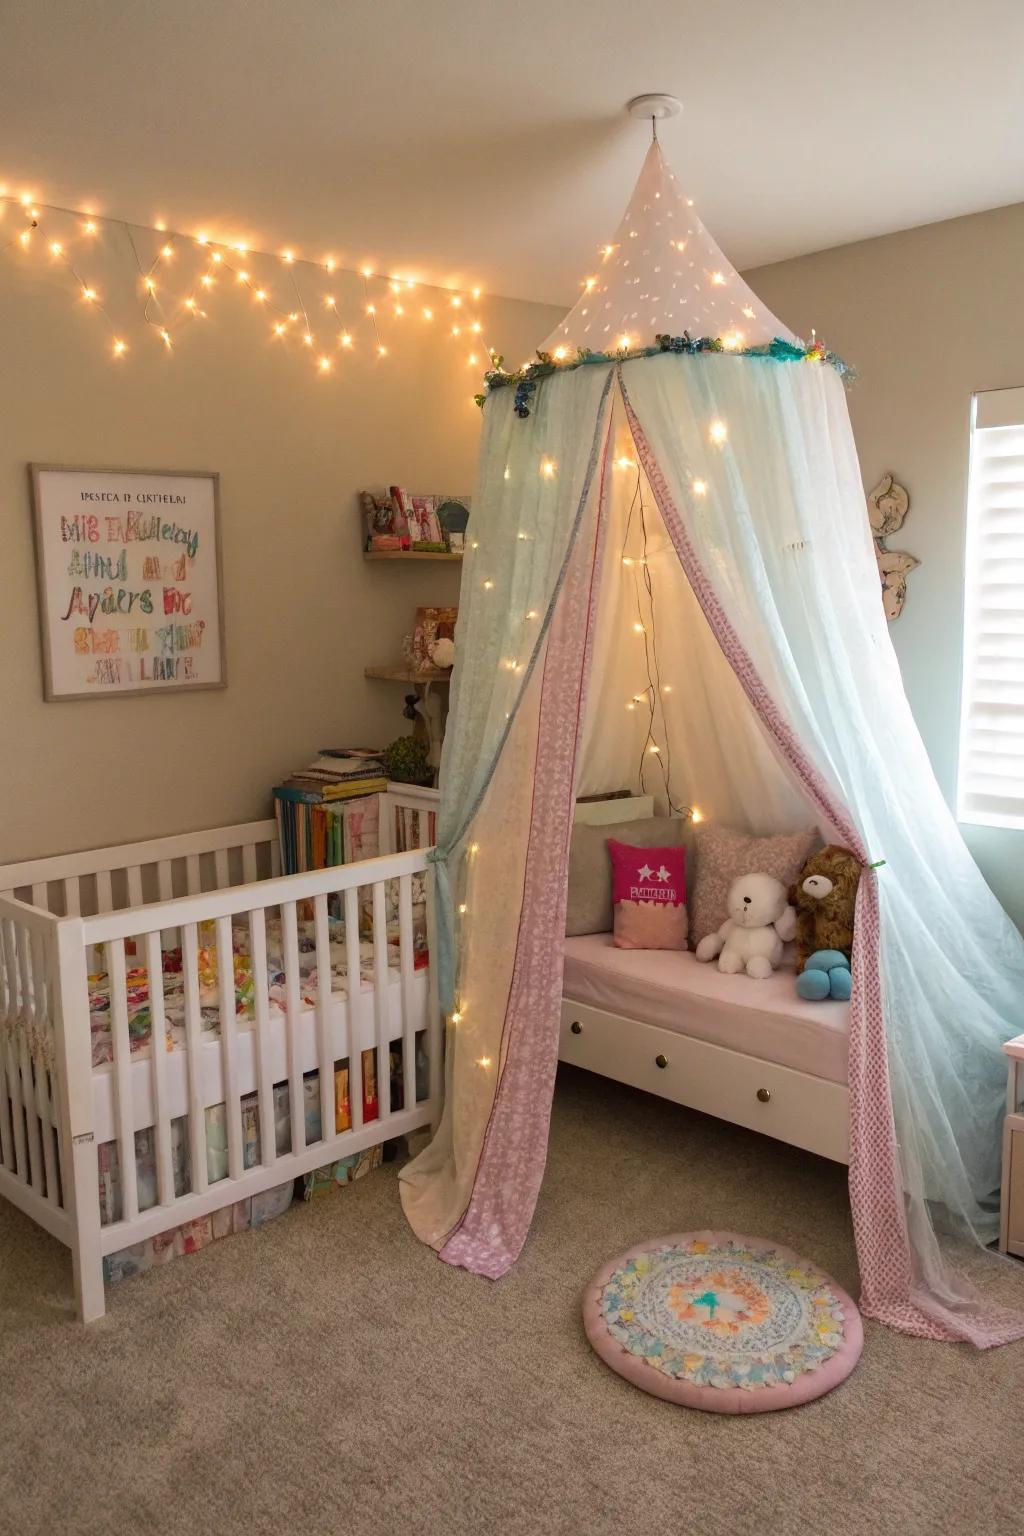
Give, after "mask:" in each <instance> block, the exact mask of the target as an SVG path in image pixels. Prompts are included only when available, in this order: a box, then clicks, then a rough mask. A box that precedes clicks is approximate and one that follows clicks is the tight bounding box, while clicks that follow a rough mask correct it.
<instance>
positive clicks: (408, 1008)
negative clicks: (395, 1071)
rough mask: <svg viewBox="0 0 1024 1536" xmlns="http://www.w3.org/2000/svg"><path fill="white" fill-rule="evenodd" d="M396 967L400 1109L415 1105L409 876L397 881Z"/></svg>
mask: <svg viewBox="0 0 1024 1536" xmlns="http://www.w3.org/2000/svg"><path fill="white" fill-rule="evenodd" d="M398 965H399V970H400V972H401V977H402V1084H403V1087H404V1098H403V1103H402V1108H403V1109H414V1108H415V1106H416V1025H415V1017H414V1014H413V996H412V988H413V981H414V979H415V963H414V957H413V932H412V875H401V876H399V880H398Z"/></svg>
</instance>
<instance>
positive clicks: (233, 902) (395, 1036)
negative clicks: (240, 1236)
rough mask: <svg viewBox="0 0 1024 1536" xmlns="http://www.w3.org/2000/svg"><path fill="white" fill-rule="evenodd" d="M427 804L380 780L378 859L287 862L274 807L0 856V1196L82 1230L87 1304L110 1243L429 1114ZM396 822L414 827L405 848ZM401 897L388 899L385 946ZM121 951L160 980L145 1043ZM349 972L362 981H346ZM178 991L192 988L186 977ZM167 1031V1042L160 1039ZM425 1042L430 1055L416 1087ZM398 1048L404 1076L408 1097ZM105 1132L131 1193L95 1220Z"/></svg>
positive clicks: (214, 1207) (432, 800) (81, 1307)
mask: <svg viewBox="0 0 1024 1536" xmlns="http://www.w3.org/2000/svg"><path fill="white" fill-rule="evenodd" d="M434 809H436V795H435V793H434V792H432V791H419V790H416V789H411V788H408V787H407V786H390V787H389V789H388V792H387V794H385V795H382V796H381V805H380V810H381V815H380V829H381V830H380V838H381V841H380V847H381V854H380V856H379V857H377V858H372V859H365V860H362V861H360V862H359V863H355V864H347V865H342V866H339V867H337V868H333V869H327V870H321V871H316V872H312V873H307V874H299V875H290V876H282V875H281V874H280V859H279V852H278V844H277V828H276V824H275V823H274V822H273V821H269V820H268V821H259V822H251V823H247V824H245V825H240V826H233V827H224V828H220V829H218V830H215V831H209V832H194V833H188V834H186V835H184V836H179V837H169V838H161V839H158V840H156V841H154V842H148V843H136V844H131V845H127V846H124V847H119V848H108V849H101V850H97V851H92V852H88V853H76V854H69V855H67V856H66V857H60V856H58V857H55V858H47V859H39V860H35V861H32V862H29V863H23V864H14V865H8V866H6V867H0V893H2V894H0V1195H2V1196H5V1197H6V1198H7V1199H8V1200H10V1201H12V1202H13V1204H14V1205H16V1206H18V1207H19V1208H20V1209H21V1210H22V1211H24V1212H25V1213H26V1215H28V1216H29V1217H31V1218H32V1220H34V1221H36V1222H38V1223H39V1224H40V1225H41V1226H43V1227H45V1228H46V1230H47V1231H48V1232H50V1233H52V1234H53V1236H54V1237H56V1238H58V1239H59V1240H60V1241H61V1242H63V1243H65V1244H66V1245H67V1246H68V1247H69V1248H70V1249H71V1254H72V1261H73V1272H74V1287H75V1297H76V1302H77V1306H78V1311H79V1315H80V1316H81V1318H82V1319H83V1320H85V1321H88V1320H91V1319H93V1318H97V1317H100V1316H102V1314H103V1312H104V1275H103V1258H104V1256H105V1255H108V1254H113V1253H116V1252H118V1251H119V1250H121V1249H124V1248H126V1247H129V1246H130V1245H131V1244H135V1243H140V1242H143V1241H145V1240H146V1239H147V1238H152V1237H155V1236H157V1235H158V1234H161V1233H166V1232H168V1231H170V1230H171V1229H173V1228H176V1227H179V1226H181V1225H182V1224H183V1223H186V1222H189V1221H192V1220H196V1219H198V1218H201V1217H204V1216H207V1215H210V1214H211V1213H213V1212H215V1211H218V1210H222V1209H223V1208H225V1207H229V1206H233V1205H234V1204H235V1203H236V1202H238V1201H242V1200H245V1199H246V1198H247V1197H249V1196H253V1195H256V1194H259V1193H261V1192H262V1191H267V1190H270V1189H272V1188H273V1187H275V1186H277V1185H280V1184H282V1183H283V1182H284V1181H285V1180H288V1179H293V1178H295V1177H296V1176H297V1175H300V1174H304V1173H308V1172H310V1171H312V1170H313V1169H315V1168H319V1167H321V1166H323V1165H325V1164H328V1163H331V1162H333V1161H335V1160H336V1159H342V1158H345V1157H347V1156H349V1155H350V1154H353V1153H357V1152H360V1151H362V1150H363V1149H365V1148H367V1147H370V1146H372V1145H374V1144H376V1143H379V1142H382V1141H384V1140H386V1139H389V1138H391V1137H397V1136H401V1135H404V1134H406V1133H408V1132H410V1131H414V1130H416V1129H418V1128H420V1127H422V1126H425V1125H429V1124H431V1123H433V1122H436V1119H437V1116H438V1114H439V1110H440V1097H441V1082H442V1073H441V1051H442V1036H441V1028H440V1015H439V1012H438V1009H437V1006H436V1000H435V999H434V998H433V997H432V985H431V976H430V967H429V965H427V966H424V967H422V968H419V969H418V968H417V967H416V964H415V958H414V922H413V882H414V877H421V879H422V885H423V886H424V887H425V890H426V920H427V932H428V940H427V943H428V952H429V941H430V937H432V923H431V894H432V872H431V868H430V866H429V864H428V861H427V849H426V844H427V842H428V832H427V829H428V826H429V822H430V812H431V811H433V810H434ZM396 826H399V827H400V828H402V829H404V834H405V835H404V837H403V839H402V840H403V841H405V840H406V839H409V840H410V841H412V842H413V844H414V846H411V847H408V846H407V847H406V848H405V850H404V851H397V852H396V851H392V850H393V849H394V847H395V829H396ZM410 828H411V829H412V831H411V838H410ZM420 843H422V844H423V845H424V846H418V845H417V844H420ZM396 898H397V902H396ZM389 903H390V906H391V907H392V909H393V908H394V907H395V905H396V904H397V924H396V923H395V921H394V920H392V923H391V940H390V946H389V924H388V916H387V913H388V904H389ZM361 908H362V913H363V916H362V927H363V931H364V935H365V932H366V928H367V914H368V913H369V914H372V933H371V936H370V938H369V939H366V940H365V942H364V943H363V945H362V954H361V946H360V909H361ZM269 909H274V910H275V912H276V914H277V916H276V917H274V918H273V919H272V920H273V923H274V933H275V935H279V942H280V948H281V951H282V955H283V964H282V975H283V980H282V984H281V985H282V988H283V992H284V998H283V1002H273V1001H272V1000H271V989H270V986H269V983H268V967H267V933H268V910H269ZM342 919H343V921H342ZM332 924H333V925H334V929H333V932H334V934H335V935H338V934H341V935H342V936H341V937H340V938H336V939H335V940H334V941H333V942H334V943H335V948H336V949H340V948H341V947H342V945H343V946H344V954H345V965H346V969H345V972H344V974H345V976H346V984H345V985H344V987H342V986H341V985H340V984H337V982H336V979H335V978H333V977H332V965H331V945H332V926H331V925H332ZM200 925H212V927H210V926H205V927H204V928H203V929H202V930H201V929H200ZM396 927H397V936H396V935H395V929H396ZM300 928H301V931H302V933H303V935H304V938H303V943H304V945H305V947H306V948H307V949H312V950H313V951H314V952H315V961H316V977H317V980H316V992H315V997H313V998H310V997H309V996H304V995H303V991H302V989H301V986H300V983H301V975H302V972H301V965H300V954H299V949H300ZM240 932H242V933H244V935H245V939H244V947H245V951H246V954H247V957H248V962H247V963H248V965H249V968H250V970H251V976H252V988H251V1005H248V1013H247V1014H243V1016H241V1017H240V1016H239V1013H238V1010H239V1004H238V1000H237V997H236V966H237V964H238V958H237V957H238V949H239V933H240ZM211 935H215V941H214V944H213V946H212V947H211V948H208V949H207V950H205V951H204V953H209V954H215V956H216V962H215V974H216V982H215V989H216V994H217V1010H216V1012H217V1028H218V1029H219V1033H215V1032H214V1028H213V1026H211V1025H210V1022H209V1018H208V1017H204V1013H203V1009H202V1007H201V999H200V984H199V957H200V945H201V942H204V941H205V942H207V943H208V941H209V938H210V936H211ZM277 942H278V939H277V938H275V943H277ZM179 950H180V977H181V980H180V983H179V984H178V989H179V991H180V992H182V993H183V999H181V1000H183V1004H184V1009H183V1028H182V1027H179V1028H178V1036H179V1037H180V1038H177V1039H175V1040H174V1042H173V1047H172V1041H171V1036H170V1035H169V1034H168V1028H169V1026H168V1024H167V1019H166V1017H165V1014H166V1009H165V986H166V983H165V976H164V966H165V952H166V951H171V952H172V954H173V955H174V956H175V957H177V954H178V951H179ZM129 959H132V960H133V963H134V964H136V965H139V966H142V967H144V968H145V974H146V977H147V981H146V988H147V994H148V1015H147V1017H148V1020H149V1023H148V1029H149V1041H148V1046H145V1047H143V1048H138V1047H137V1042H136V1047H137V1048H136V1049H133V1048H132V1046H133V1042H132V1039H130V1037H129V989H128V985H127V975H128V961H129ZM100 968H102V970H103V971H104V972H105V974H106V977H107V978H108V979H107V982H106V985H107V987H108V989H109V992H108V996H109V1045H110V1060H109V1061H103V1062H102V1063H101V1064H99V1065H96V1066H94V1065H93V1027H92V1026H93V1018H92V1015H91V1011H90V992H89V979H88V978H89V972H90V971H96V970H98V969H100ZM335 968H336V970H337V969H338V964H337V961H336V962H335ZM367 968H369V970H370V976H369V978H368V977H367V975H366V972H367ZM353 977H358V978H360V979H359V982H358V984H357V985H356V986H355V987H353V986H352V985H351V978H353ZM325 979H326V985H325V984H324V982H325ZM279 990H280V989H279ZM175 998H176V1007H179V1006H180V1000H179V999H178V993H177V992H176V993H175ZM176 1016H177V1015H176ZM160 1041H166V1045H167V1048H166V1049H156V1048H155V1046H156V1044H157V1043H158V1042H160ZM418 1050H419V1052H420V1053H421V1055H422V1053H423V1052H424V1051H425V1053H426V1074H425V1076H426V1082H425V1084H423V1083H422V1079H423V1076H424V1074H423V1073H422V1071H421V1091H420V1093H418V1092H417V1088H416V1084H417V1071H416V1067H417V1051H418ZM393 1051H394V1052H396V1053H398V1059H399V1060H400V1062H401V1083H402V1086H403V1101H402V1103H401V1104H400V1105H395V1106H393V1105H392V1103H391V1091H390V1087H391V1069H392V1052H393ZM364 1052H374V1053H375V1065H376V1073H375V1077H376V1095H377V1097H376V1110H377V1113H376V1116H375V1118H373V1119H372V1120H364V1107H363V1091H362V1089H363V1082H364V1073H365V1071H366V1060H367V1059H366V1058H365V1057H364ZM370 1061H371V1065H372V1064H373V1058H370ZM343 1062H347V1063H348V1064H349V1065H350V1068H351V1070H352V1078H353V1081H354V1082H356V1087H355V1088H354V1090H353V1091H352V1092H351V1096H350V1114H346V1118H348V1119H349V1120H350V1124H349V1125H348V1127H347V1128H346V1129H343V1130H341V1131H338V1130H337V1129H336V1126H337V1119H338V1117H337V1111H336V1099H335V1093H336V1077H335V1074H336V1072H337V1070H338V1066H339V1063H343ZM313 1072H316V1073H317V1074H318V1079H319V1101H320V1103H319V1119H318V1122H317V1124H318V1128H319V1129H320V1131H321V1134H320V1136H319V1138H318V1139H316V1140H315V1141H312V1142H309V1143H307V1123H308V1122H307V1105H306V1104H305V1103H304V1099H305V1098H306V1097H308V1089H309V1086H310V1083H309V1081H307V1080H310V1079H311V1074H312V1073H313ZM283 1084H286V1085H287V1089H286V1092H287V1107H288V1109H289V1110H290V1114H289V1121H290V1137H289V1141H290V1146H289V1147H288V1148H287V1149H286V1150H284V1151H282V1150H281V1147H280V1145H279V1141H280V1138H279V1137H278V1136H276V1135H275V1102H277V1101H279V1099H280V1097H281V1095H282V1094H283V1092H284V1091H285V1090H284V1089H283V1088H282V1085H283ZM424 1086H425V1088H426V1092H425V1096H423V1093H422V1087H424ZM314 1092H315V1088H314ZM243 1100H246V1101H247V1103H248V1104H250V1105H255V1106H257V1107H258V1114H257V1115H256V1116H254V1117H253V1123H258V1161H255V1159H254V1157H252V1156H243V1125H242V1101H243ZM211 1107H216V1108H217V1110H218V1112H219V1113H220V1114H221V1115H222V1117H223V1119H224V1120H225V1121H226V1132H227V1157H226V1160H227V1176H226V1177H223V1178H221V1177H218V1178H216V1179H215V1180H213V1181H211V1180H210V1178H209V1171H208V1156H207V1127H208V1114H209V1112H210V1110H211ZM172 1127H174V1130H175V1135H176V1137H178V1138H179V1139H180V1137H181V1135H182V1134H184V1135H185V1136H187V1148H188V1179H187V1185H188V1187H187V1188H186V1189H184V1190H180V1188H179V1190H178V1192H176V1183H177V1184H178V1185H179V1186H180V1184H181V1182H182V1181H181V1179H180V1176H179V1171H178V1170H177V1168H176V1166H175V1165H174V1163H173V1161H172V1140H171V1138H172ZM183 1127H184V1130H183ZM147 1130H148V1131H149V1133H150V1134H151V1136H152V1138H153V1141H154V1142H155V1170H156V1181H155V1200H154V1203H153V1204H151V1205H150V1206H149V1207H148V1208H147V1209H140V1204H139V1198H138V1180H137V1177H136V1149H137V1142H136V1133H137V1132H140V1131H147ZM111 1143H112V1144H114V1146H116V1149H117V1159H118V1164H119V1168H120V1189H121V1198H120V1209H119V1211H118V1214H117V1219H115V1220H112V1221H109V1222H108V1223H107V1224H106V1225H103V1224H102V1223H101V1212H100V1200H99V1188H98V1181H99V1163H98V1151H99V1148H100V1147H101V1146H104V1145H105V1144H111ZM176 1145H177V1143H176ZM248 1164H252V1165H251V1166H247V1165H248Z"/></svg>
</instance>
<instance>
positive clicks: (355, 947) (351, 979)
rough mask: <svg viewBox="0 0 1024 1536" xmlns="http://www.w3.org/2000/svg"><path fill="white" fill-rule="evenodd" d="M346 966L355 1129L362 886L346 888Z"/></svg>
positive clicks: (355, 1123)
mask: <svg viewBox="0 0 1024 1536" xmlns="http://www.w3.org/2000/svg"><path fill="white" fill-rule="evenodd" d="M345 969H346V971H347V972H348V976H347V979H346V983H345V985H346V990H347V992H348V1098H349V1105H350V1107H351V1114H352V1129H353V1130H354V1131H358V1130H359V1128H360V1127H361V1125H362V1123H363V1052H362V1039H361V1037H362V1031H361V1028H360V1025H361V1023H362V991H363V983H362V975H361V968H360V964H359V890H358V888H357V887H356V886H350V887H349V889H348V890H347V891H346V892H345Z"/></svg>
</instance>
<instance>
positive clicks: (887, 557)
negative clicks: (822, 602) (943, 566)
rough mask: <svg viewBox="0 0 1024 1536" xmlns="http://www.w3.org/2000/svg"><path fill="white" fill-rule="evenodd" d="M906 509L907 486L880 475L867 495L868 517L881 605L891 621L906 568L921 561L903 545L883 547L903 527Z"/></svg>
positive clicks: (902, 597) (903, 595)
mask: <svg viewBox="0 0 1024 1536" xmlns="http://www.w3.org/2000/svg"><path fill="white" fill-rule="evenodd" d="M909 511H910V494H909V492H908V491H907V489H906V487H905V486H902V485H900V484H898V482H897V481H895V480H894V479H893V477H892V475H883V476H882V478H881V480H879V482H878V484H877V485H876V486H875V488H874V490H873V491H871V492H870V494H869V496H868V519H869V521H870V523H871V536H872V538H873V539H874V541H875V559H876V560H877V561H878V574H879V576H880V577H881V580H882V606H883V607H884V609H885V616H886V618H887V619H888V620H889V621H890V623H891V622H892V620H893V619H898V618H899V616H900V614H901V613H902V612H903V604H904V603H905V602H906V600H907V576H908V574H909V572H910V571H912V570H913V569H914V567H915V566H917V565H920V564H921V562H920V560H918V559H917V557H916V555H911V554H908V553H907V551H906V550H905V549H888V548H887V547H886V542H885V541H886V539H887V538H888V537H889V536H890V534H893V533H896V532H898V531H899V529H900V528H902V527H903V522H904V519H905V518H906V515H907V513H908V512H909Z"/></svg>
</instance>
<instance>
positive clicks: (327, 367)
mask: <svg viewBox="0 0 1024 1536" xmlns="http://www.w3.org/2000/svg"><path fill="white" fill-rule="evenodd" d="M317 367H318V368H319V369H320V372H321V373H330V371H331V360H330V358H329V357H321V358H318V359H317Z"/></svg>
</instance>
